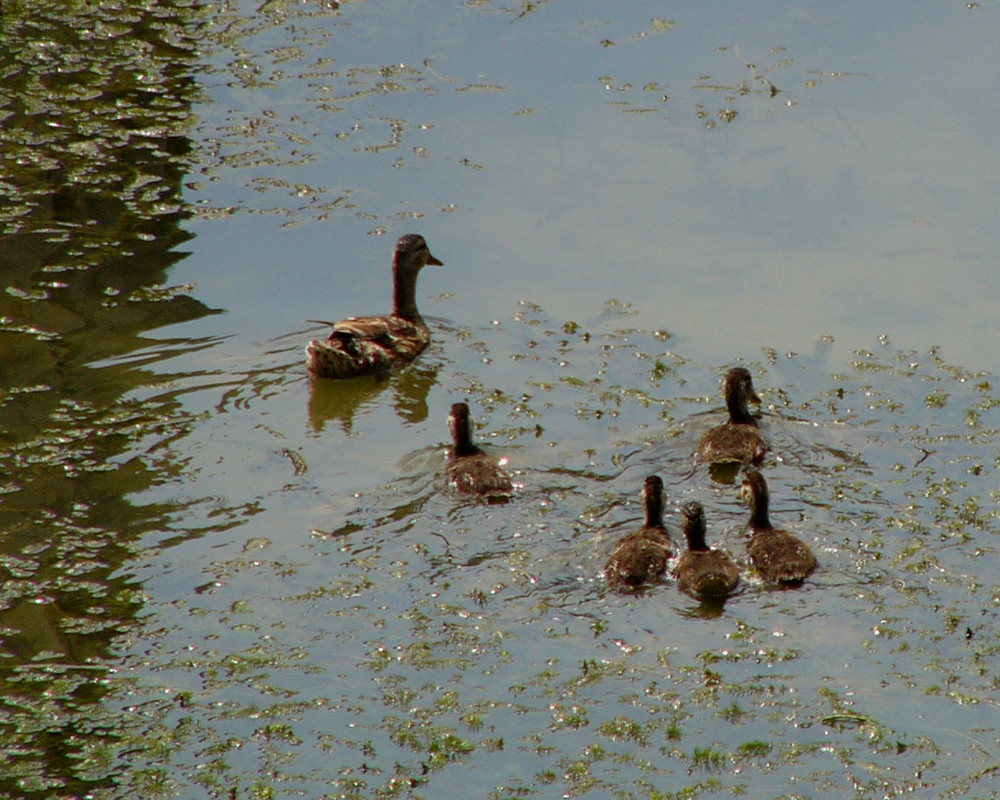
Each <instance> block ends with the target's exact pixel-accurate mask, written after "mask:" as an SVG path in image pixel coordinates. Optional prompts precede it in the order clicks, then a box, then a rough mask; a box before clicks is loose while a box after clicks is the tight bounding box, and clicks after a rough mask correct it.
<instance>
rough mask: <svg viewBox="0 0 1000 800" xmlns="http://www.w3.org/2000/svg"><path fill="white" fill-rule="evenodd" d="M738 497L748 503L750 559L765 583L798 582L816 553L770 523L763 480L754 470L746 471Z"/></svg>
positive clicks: (811, 565)
mask: <svg viewBox="0 0 1000 800" xmlns="http://www.w3.org/2000/svg"><path fill="white" fill-rule="evenodd" d="M740 497H741V498H742V499H743V500H744V501H745V502H746V504H747V505H748V506H749V507H750V522H749V523H747V530H748V531H749V532H750V541H749V542H748V543H747V555H748V556H749V557H750V563H751V564H753V566H754V568H755V569H756V570H757V572H758V573H759V574H760V576H761V578H763V579H764V580H765V581H766V582H768V583H779V584H784V585H789V586H794V585H797V584H801V583H802V581H804V580H805V579H806V578H807V577H809V575H811V574H812V572H813V570H814V569H816V556H815V555H813V552H812V550H810V549H809V546H808V545H806V543H805V542H803V541H802V540H801V539H799V538H798V537H797V536H794V535H793V534H791V533H789V532H788V531H785V530H780V529H776V528H775V527H774V526H773V525H771V519H770V516H769V514H768V506H769V493H768V491H767V483H766V482H765V481H764V476H763V475H761V474H760V473H759V472H758V471H757V470H755V469H748V470H747V471H746V473H745V477H744V479H743V486H742V488H741V489H740Z"/></svg>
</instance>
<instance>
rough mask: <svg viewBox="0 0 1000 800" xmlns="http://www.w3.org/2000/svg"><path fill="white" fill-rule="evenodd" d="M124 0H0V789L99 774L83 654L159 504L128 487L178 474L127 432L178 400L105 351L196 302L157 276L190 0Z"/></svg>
mask: <svg viewBox="0 0 1000 800" xmlns="http://www.w3.org/2000/svg"><path fill="white" fill-rule="evenodd" d="M126 5H128V6H129V10H128V12H127V13H123V10H122V9H121V8H118V7H116V8H114V9H110V8H106V7H105V6H104V5H102V4H69V5H67V4H65V3H61V2H54V1H53V0H38V2H33V3H30V4H29V3H12V4H8V3H4V4H3V6H2V10H0V17H2V22H3V25H2V27H0V45H2V46H0V71H2V73H3V75H4V80H3V85H2V86H0V115H2V117H3V119H4V124H3V127H2V129H0V174H2V175H3V192H2V198H0V275H2V281H3V286H4V287H6V291H5V292H3V293H0V343H2V347H0V430H2V431H3V434H2V443H0V448H2V450H3V452H4V456H5V463H6V465H7V468H6V470H5V476H4V481H5V484H6V488H7V489H8V491H7V493H6V494H5V495H4V498H3V502H2V504H0V530H2V532H3V536H2V537H0V556H2V562H3V566H2V567H0V573H2V575H0V581H2V583H3V585H4V586H5V587H6V589H5V593H4V601H3V604H2V606H0V626H2V627H3V629H4V631H5V635H4V637H3V640H2V641H0V662H2V665H3V666H2V668H0V698H2V699H0V708H2V710H3V717H4V720H5V722H4V723H3V724H2V725H0V745H2V747H3V749H4V751H5V752H7V753H15V752H17V753H19V754H20V755H18V756H17V757H16V758H11V759H8V760H7V762H6V763H5V767H4V772H3V775H2V776H0V794H2V795H4V796H19V797H34V796H38V797H43V796H45V797H48V796H52V793H58V794H60V795H65V796H71V795H72V796H84V795H88V794H89V793H91V792H92V791H94V790H95V789H99V788H101V787H110V786H112V785H114V784H115V783H116V779H117V777H118V776H119V774H120V769H121V765H120V763H118V761H119V759H118V758H117V757H116V756H115V755H114V753H115V750H116V748H117V747H119V746H125V747H131V745H130V744H125V745H121V744H120V743H121V742H123V741H125V739H127V732H126V730H125V727H126V726H124V725H123V723H122V720H121V719H119V718H117V716H115V715H112V716H111V717H110V718H109V717H107V716H106V715H107V714H108V711H107V710H106V708H105V707H104V706H103V705H101V704H100V703H99V701H100V700H101V698H102V697H103V696H104V695H105V694H106V692H107V687H108V685H109V684H108V682H107V680H106V676H107V670H106V667H103V666H102V664H105V663H106V662H108V661H110V662H111V663H115V661H116V652H117V648H118V646H119V645H118V643H119V641H120V640H121V638H122V637H123V636H126V635H128V634H129V633H130V632H132V631H134V630H136V629H137V627H138V624H139V623H138V620H137V616H138V615H139V614H140V612H141V611H142V608H143V602H142V591H141V589H142V587H141V584H140V583H139V582H138V581H137V580H136V579H135V578H134V577H133V576H131V575H129V574H128V573H126V572H123V571H122V570H121V567H122V566H123V565H124V564H126V563H127V562H129V561H130V560H131V559H132V558H133V557H134V556H135V552H136V547H137V542H138V541H139V540H140V539H142V537H143V536H145V535H146V534H148V533H149V532H150V531H153V530H158V529H161V528H163V527H165V526H167V525H168V524H169V520H170V517H171V514H172V513H174V512H175V510H176V509H175V508H173V507H170V506H161V505H138V504H137V503H136V502H134V500H133V499H132V498H134V497H136V496H138V495H140V494H141V493H142V492H143V491H145V490H147V489H149V488H150V487H151V486H154V485H156V484H158V483H160V482H163V481H169V480H170V479H171V477H172V476H176V475H178V474H180V472H181V470H182V465H181V464H179V463H177V460H176V457H175V456H173V455H172V454H171V451H170V450H169V449H160V450H157V451H156V452H155V453H154V452H153V451H152V450H149V449H148V448H149V446H150V445H152V444H154V443H155V442H157V441H160V440H162V439H163V438H165V437H171V436H176V435H179V434H180V433H182V432H183V430H184V426H185V425H186V424H188V422H189V420H187V419H186V417H185V414H184V412H183V411H182V409H181V404H180V402H179V401H178V400H177V399H176V398H175V397H173V396H172V395H171V394H170V393H169V392H163V391H162V390H161V392H160V394H159V396H148V395H151V394H155V392H150V387H155V386H156V385H157V384H158V383H162V381H163V379H162V378H160V377H158V376H157V374H156V373H155V372H154V371H153V370H152V367H153V365H154V363H155V362H156V358H144V359H143V360H142V362H141V363H139V364H133V363H128V359H120V357H123V356H127V354H129V353H132V352H136V351H140V350H143V349H145V348H149V346H150V344H151V341H152V340H151V339H149V338H147V337H145V336H144V334H145V333H146V332H147V331H150V330H153V329H155V328H159V327H163V326H166V325H174V324H177V323H181V322H185V321H189V320H194V319H197V318H199V317H202V316H204V315H206V314H210V313H212V310H211V309H209V308H207V307H206V306H205V305H204V304H203V303H201V302H199V301H198V300H196V299H195V298H194V297H192V296H191V295H190V293H189V291H190V290H189V287H183V286H170V285H169V284H168V283H167V281H168V275H169V271H170V268H171V267H172V266H173V264H175V263H176V262H177V261H178V260H179V259H181V258H183V257H184V253H183V252H182V251H181V250H179V249H178V248H179V247H180V246H181V245H182V244H183V243H184V242H185V241H186V240H188V239H189V238H190V234H189V233H188V232H186V231H185V230H184V229H183V227H182V225H183V223H184V220H185V219H186V218H187V216H188V214H187V211H186V209H185V206H184V202H183V199H182V181H183V180H184V178H185V176H186V175H187V173H188V171H189V169H190V152H191V143H190V141H189V139H188V131H189V118H190V113H191V105H192V103H193V102H194V100H195V98H196V93H197V86H196V83H195V80H194V78H193V71H194V69H195V64H196V61H197V58H198V50H199V44H198V42H197V41H196V39H197V33H196V31H197V28H196V27H195V25H194V22H195V19H194V17H195V15H196V11H195V9H194V8H193V7H192V6H190V4H187V3H182V4H177V5H175V4H174V3H173V2H171V0H165V2H161V3H158V4H157V5H156V9H155V11H154V10H152V7H151V6H142V5H141V4H133V3H127V4H126ZM112 29H113V30H115V31H116V35H113V36H112V35H108V36H99V35H94V31H95V30H112ZM43 41H44V42H46V43H47V46H44V47H42V46H40V44H39V43H40V42H43ZM201 346H204V345H203V344H193V345H192V347H193V348H197V347H201ZM184 347H185V345H184V344H183V343H182V342H179V341H177V340H175V341H174V343H173V346H172V347H171V348H170V349H169V353H165V357H169V356H174V355H177V354H178V352H183V350H184ZM115 359H120V360H118V361H116V360H115ZM99 362H100V363H101V366H92V365H95V364H97V363H99ZM132 393H137V395H133V394H132ZM143 395H147V397H146V399H143ZM140 453H142V455H139V454H140ZM123 737H125V739H123ZM97 751H103V752H106V753H107V754H108V759H107V761H106V762H105V763H104V766H97V765H96V762H93V761H90V759H89V757H88V755H87V754H89V753H94V752H97ZM88 761H90V763H89V766H87V762H88Z"/></svg>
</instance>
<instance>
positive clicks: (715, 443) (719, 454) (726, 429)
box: [698, 367, 768, 464]
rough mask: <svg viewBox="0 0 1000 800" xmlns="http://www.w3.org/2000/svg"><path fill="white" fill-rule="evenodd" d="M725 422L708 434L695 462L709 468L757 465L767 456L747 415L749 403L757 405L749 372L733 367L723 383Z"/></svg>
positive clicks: (702, 442) (752, 420)
mask: <svg viewBox="0 0 1000 800" xmlns="http://www.w3.org/2000/svg"><path fill="white" fill-rule="evenodd" d="M724 391H725V395H726V409H727V410H728V411H729V421H728V422H726V423H725V424H723V425H718V426H716V427H714V428H712V429H711V430H709V431H708V432H707V433H706V434H705V435H704V436H703V437H702V439H701V443H700V444H699V445H698V458H699V459H700V460H701V461H706V462H708V463H709V464H724V463H733V462H735V463H742V464H759V463H760V462H761V461H762V460H763V459H764V454H765V453H766V452H767V449H768V444H767V439H765V438H764V435H763V434H762V433H761V432H760V428H758V426H757V420H756V419H754V418H753V415H752V414H751V413H750V408H749V404H750V403H760V397H758V396H757V392H756V391H755V390H754V387H753V377H752V376H751V375H750V370H748V369H745V368H744V367H733V368H732V369H731V370H729V372H728V373H727V374H726V379H725V383H724Z"/></svg>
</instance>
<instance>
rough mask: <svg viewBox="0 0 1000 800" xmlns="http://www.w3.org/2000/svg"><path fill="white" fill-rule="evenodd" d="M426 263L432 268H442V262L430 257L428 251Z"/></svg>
mask: <svg viewBox="0 0 1000 800" xmlns="http://www.w3.org/2000/svg"><path fill="white" fill-rule="evenodd" d="M427 263H428V264H430V265H431V266H432V267H443V266H444V262H443V261H441V259H439V258H435V257H434V256H432V255H431V253H430V251H428V252H427Z"/></svg>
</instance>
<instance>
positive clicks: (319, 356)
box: [306, 233, 443, 378]
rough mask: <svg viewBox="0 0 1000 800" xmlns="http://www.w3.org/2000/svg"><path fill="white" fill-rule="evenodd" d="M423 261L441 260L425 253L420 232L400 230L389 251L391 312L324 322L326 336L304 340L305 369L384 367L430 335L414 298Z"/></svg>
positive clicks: (414, 352)
mask: <svg viewBox="0 0 1000 800" xmlns="http://www.w3.org/2000/svg"><path fill="white" fill-rule="evenodd" d="M427 264H433V265H434V266H438V267H440V266H443V264H442V262H441V261H439V260H438V259H436V258H435V257H434V256H433V255H431V251H430V250H429V249H428V248H427V242H425V241H424V237H423V236H419V235H418V234H415V233H408V234H406V235H405V236H400V237H399V241H397V242H396V251H395V253H394V254H393V257H392V277H393V307H392V313H391V314H387V315H384V316H378V317H348V318H347V319H342V320H340V321H339V322H329V323H326V324H328V325H331V326H333V330H332V331H331V332H330V337H329V338H328V339H313V340H312V341H311V342H310V343H309V344H308V345H306V358H307V365H308V368H309V373H310V374H311V375H315V376H317V377H320V378H353V377H356V376H358V375H371V374H374V373H383V372H386V371H388V370H389V369H391V368H392V367H393V366H395V365H397V364H401V363H405V362H407V361H412V360H413V359H414V358H416V357H417V356H418V355H420V353H421V352H423V350H424V349H425V348H426V347H427V345H429V344H430V341H431V334H430V330H429V329H428V328H427V323H426V322H424V319H423V317H421V316H420V312H419V311H417V299H416V294H417V275H419V274H420V270H421V269H423V268H424V266H426V265H427ZM317 321H318V320H310V322H317Z"/></svg>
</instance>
